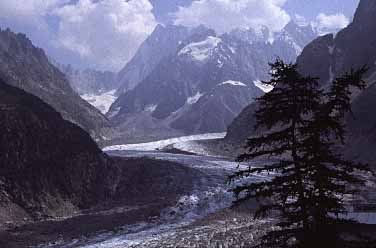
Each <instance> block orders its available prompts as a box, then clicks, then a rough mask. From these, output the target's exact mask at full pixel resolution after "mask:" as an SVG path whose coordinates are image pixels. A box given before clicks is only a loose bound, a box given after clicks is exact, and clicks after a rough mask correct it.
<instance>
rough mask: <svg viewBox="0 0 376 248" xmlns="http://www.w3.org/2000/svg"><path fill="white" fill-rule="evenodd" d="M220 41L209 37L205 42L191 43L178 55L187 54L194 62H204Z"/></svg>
mask: <svg viewBox="0 0 376 248" xmlns="http://www.w3.org/2000/svg"><path fill="white" fill-rule="evenodd" d="M220 42H222V40H221V39H220V38H218V37H214V36H209V37H208V38H207V39H206V40H204V41H200V42H195V43H191V44H189V45H187V46H185V47H184V48H183V49H181V50H180V52H179V53H178V55H179V56H180V55H183V54H189V55H190V56H191V57H192V58H193V59H194V60H197V61H205V60H207V59H208V58H209V56H210V55H211V53H212V50H213V49H214V48H216V47H217V46H218V44H219V43H220Z"/></svg>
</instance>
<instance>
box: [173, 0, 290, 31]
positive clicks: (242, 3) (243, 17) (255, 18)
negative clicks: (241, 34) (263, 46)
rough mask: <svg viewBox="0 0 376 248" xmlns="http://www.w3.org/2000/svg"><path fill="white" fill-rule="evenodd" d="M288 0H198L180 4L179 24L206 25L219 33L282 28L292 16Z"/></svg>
mask: <svg viewBox="0 0 376 248" xmlns="http://www.w3.org/2000/svg"><path fill="white" fill-rule="evenodd" d="M285 2H286V0H196V1H193V2H192V4H191V5H190V6H188V7H180V8H179V10H178V12H177V13H175V14H173V15H174V16H175V24H181V25H184V26H189V27H194V26H198V25H200V24H204V25H206V26H208V27H209V28H213V29H214V30H216V31H217V32H218V33H225V32H228V31H230V30H232V29H234V28H248V27H252V28H256V29H257V28H259V27H260V26H262V25H263V26H267V27H268V28H269V29H270V30H271V31H279V30H281V29H282V28H283V27H284V26H285V25H286V24H287V23H288V22H289V21H290V16H289V15H288V14H287V13H286V12H285V11H284V10H283V9H282V7H283V5H284V4H285Z"/></svg>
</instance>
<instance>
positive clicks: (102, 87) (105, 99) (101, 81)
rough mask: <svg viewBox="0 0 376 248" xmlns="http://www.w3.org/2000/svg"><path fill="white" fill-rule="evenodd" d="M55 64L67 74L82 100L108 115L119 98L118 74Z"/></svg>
mask: <svg viewBox="0 0 376 248" xmlns="http://www.w3.org/2000/svg"><path fill="white" fill-rule="evenodd" d="M50 60H51V59H50ZM53 64H54V65H55V66H56V67H57V68H59V70H60V71H61V72H63V73H64V74H65V76H66V77H67V79H68V81H69V83H70V85H71V86H72V88H73V90H74V91H76V92H77V93H78V94H79V95H80V96H81V98H83V99H84V100H85V101H87V102H88V103H90V104H91V105H92V106H94V107H95V108H97V109H98V110H99V111H100V112H101V113H102V114H106V113H107V111H108V110H109V108H110V106H111V105H112V104H113V103H114V102H115V100H116V98H117V96H116V91H117V89H118V88H119V86H120V84H119V81H118V79H117V74H116V73H114V72H110V71H98V70H94V69H85V70H79V69H75V68H73V67H72V66H71V65H62V64H58V63H56V62H53Z"/></svg>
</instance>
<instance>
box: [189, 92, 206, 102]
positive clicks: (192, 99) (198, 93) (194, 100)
mask: <svg viewBox="0 0 376 248" xmlns="http://www.w3.org/2000/svg"><path fill="white" fill-rule="evenodd" d="M203 95H204V94H202V93H200V92H197V93H196V95H194V96H191V97H188V99H187V103H188V104H190V105H192V104H195V103H196V102H198V100H200V98H201V97H202V96H203Z"/></svg>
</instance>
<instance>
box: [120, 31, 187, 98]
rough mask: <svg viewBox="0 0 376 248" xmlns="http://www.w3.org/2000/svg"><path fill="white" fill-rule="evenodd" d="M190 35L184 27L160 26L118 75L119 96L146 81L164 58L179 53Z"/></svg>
mask: <svg viewBox="0 0 376 248" xmlns="http://www.w3.org/2000/svg"><path fill="white" fill-rule="evenodd" d="M189 34H190V31H189V30H188V28H185V27H182V26H174V25H167V26H163V25H161V24H158V25H157V27H156V28H155V30H154V31H153V33H152V34H151V35H150V36H149V37H148V38H147V39H146V40H145V41H144V42H143V43H142V44H141V46H140V48H139V49H138V51H137V53H136V55H135V56H134V57H133V58H132V59H131V61H130V62H128V63H127V64H126V66H125V67H124V68H123V69H122V70H121V71H120V72H119V73H118V77H117V81H118V82H119V83H120V85H121V87H120V88H119V90H118V94H121V93H124V92H126V91H128V90H131V89H133V88H134V87H135V86H136V85H137V84H138V83H140V82H141V81H142V80H144V79H145V78H146V76H148V75H149V74H150V72H151V71H152V70H153V69H154V68H155V67H156V66H157V65H158V63H159V62H160V61H161V60H162V59H163V58H166V57H168V56H170V55H172V54H174V53H175V52H176V51H177V49H178V46H179V45H180V42H182V41H183V40H185V39H186V38H187V37H188V36H189Z"/></svg>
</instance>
